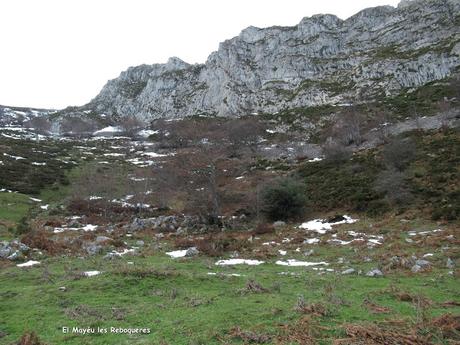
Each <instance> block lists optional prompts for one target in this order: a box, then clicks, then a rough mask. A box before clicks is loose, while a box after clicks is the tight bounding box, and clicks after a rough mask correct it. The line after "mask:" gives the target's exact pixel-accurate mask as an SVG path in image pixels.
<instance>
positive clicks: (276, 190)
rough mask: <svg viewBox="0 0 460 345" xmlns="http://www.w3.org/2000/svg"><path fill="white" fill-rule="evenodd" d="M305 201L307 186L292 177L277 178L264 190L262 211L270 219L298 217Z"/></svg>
mask: <svg viewBox="0 0 460 345" xmlns="http://www.w3.org/2000/svg"><path fill="white" fill-rule="evenodd" d="M305 203H306V196H305V186H304V185H303V184H302V183H300V182H298V181H296V180H294V179H292V178H283V179H279V180H275V182H274V183H272V184H269V185H267V186H266V187H265V188H264V190H263V191H262V211H263V213H264V214H265V216H266V217H267V218H268V219H270V220H289V219H294V218H297V217H299V216H300V215H301V214H302V213H303V211H304V207H305Z"/></svg>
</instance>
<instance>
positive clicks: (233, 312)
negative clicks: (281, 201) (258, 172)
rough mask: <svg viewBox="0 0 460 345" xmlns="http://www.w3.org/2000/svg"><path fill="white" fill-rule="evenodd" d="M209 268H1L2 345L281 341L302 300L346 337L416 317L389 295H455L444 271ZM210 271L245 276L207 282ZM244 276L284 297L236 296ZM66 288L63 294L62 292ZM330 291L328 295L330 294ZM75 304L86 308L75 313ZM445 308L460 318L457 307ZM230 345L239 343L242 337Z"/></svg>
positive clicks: (114, 264) (159, 262)
mask: <svg viewBox="0 0 460 345" xmlns="http://www.w3.org/2000/svg"><path fill="white" fill-rule="evenodd" d="M128 260H131V261H134V265H127V263H126V261H128ZM316 260H320V258H315V259H314V261H316ZM212 263H213V261H210V259H208V258H202V257H199V258H196V259H190V260H172V259H170V258H168V257H165V256H164V255H160V256H151V257H145V258H142V257H134V258H123V259H120V260H118V261H109V262H107V261H105V260H103V259H101V258H100V257H98V258H91V259H87V260H82V259H78V258H50V259H47V260H43V261H42V265H41V266H36V267H33V268H30V269H20V268H17V267H8V268H4V269H3V270H2V271H1V272H0V296H1V298H2V303H1V304H0V315H1V316H2V317H1V318H0V320H1V321H0V330H1V331H3V332H6V333H7V334H8V335H7V336H6V337H5V338H3V339H1V340H0V341H1V342H2V343H4V344H8V343H10V342H13V341H15V340H17V339H18V338H19V337H20V335H21V334H22V333H23V332H24V330H26V329H28V330H35V331H36V332H37V333H38V334H39V336H40V338H41V339H42V340H44V341H46V342H48V343H50V344H160V343H161V341H164V343H168V344H218V343H220V341H219V337H222V338H224V339H225V338H227V340H232V338H231V337H230V336H229V335H228V333H229V331H230V330H231V329H232V328H233V327H241V329H243V330H256V331H258V332H263V333H266V334H271V335H276V334H278V333H279V331H280V329H279V325H280V324H290V323H293V322H295V321H296V320H298V319H299V318H300V317H301V315H300V314H299V313H298V312H297V311H295V310H294V309H293V307H294V305H295V303H296V301H297V299H298V296H299V295H303V296H304V298H305V300H306V302H307V303H317V302H321V303H324V304H325V305H327V306H328V307H329V309H330V310H331V313H330V315H327V316H323V317H321V318H320V320H319V321H320V324H321V325H322V326H328V327H331V330H329V331H325V333H324V334H323V336H325V337H330V336H332V337H339V336H342V335H343V333H342V331H341V328H340V325H342V324H343V323H345V322H348V323H350V322H363V321H375V322H377V321H381V320H383V319H390V318H399V317H404V318H408V319H409V320H415V318H416V310H415V308H414V306H413V305H412V304H411V303H408V302H401V301H399V300H397V299H395V298H394V297H393V296H392V295H391V293H389V291H390V290H391V289H400V290H402V291H408V292H410V293H411V294H423V295H424V296H425V297H427V298H429V299H431V300H433V301H434V302H443V301H446V300H455V299H458V297H459V296H458V291H457V289H456V286H457V283H458V282H457V280H456V279H455V278H454V277H448V276H446V275H445V272H444V271H445V270H438V271H436V272H432V273H431V274H430V275H429V276H427V275H423V276H407V275H393V276H391V277H388V278H387V277H385V278H368V277H364V276H335V275H333V274H326V275H318V274H317V273H316V272H314V271H312V270H311V269H305V268H292V267H290V268H286V267H282V266H276V265H274V264H264V265H261V266H244V265H243V266H236V267H235V268H231V267H224V268H216V267H215V266H213V265H212ZM209 266H213V267H210V268H208V267H209ZM45 267H46V269H45ZM94 269H99V270H102V271H104V273H103V274H102V275H99V276H95V277H90V278H81V279H76V278H74V277H75V272H81V271H84V270H94ZM45 271H47V272H48V273H47V274H45ZM210 271H212V272H223V273H239V274H242V275H245V276H244V277H219V276H209V275H207V272H210ZM282 271H290V272H296V273H298V274H299V276H285V275H279V274H278V273H280V272H282ZM441 276H442V278H437V279H431V278H434V277H441ZM44 277H48V278H46V279H45V278H44ZM248 279H255V280H256V281H257V282H258V283H260V284H261V285H262V286H263V287H266V288H268V289H270V288H271V287H272V286H273V284H274V283H275V282H276V283H277V284H279V290H278V289H271V290H270V291H269V292H267V293H246V294H242V293H241V292H239V290H240V289H243V288H244V286H245V284H246V282H247V281H248ZM61 286H65V287H66V289H67V291H65V292H62V291H59V287H61ZM328 286H331V287H332V290H328V289H327V288H325V287H328ZM390 288H391V289H390ZM369 297H370V298H372V301H374V302H375V303H378V304H379V305H383V306H386V307H389V308H390V309H391V312H390V314H381V315H378V314H372V313H370V312H369V310H368V309H367V308H366V307H365V306H363V300H364V299H365V298H369ZM334 298H338V299H341V300H343V302H344V304H341V305H335V304H333V303H331V302H330V301H331V300H333V299H334ZM78 306H84V307H83V308H80V309H75V308H77V307H78ZM112 308H116V310H118V311H119V313H118V314H120V315H121V316H120V315H117V313H116V312H114V311H113V310H112ZM275 310H277V311H276V312H275ZM72 311H74V313H73V314H72ZM449 311H453V312H459V311H460V308H454V309H450V310H449ZM442 312H445V310H443V309H442V308H439V307H437V306H436V305H435V306H433V307H431V308H430V310H429V314H430V315H431V316H435V315H439V314H440V313H442ZM79 313H80V314H81V315H78V314H79ZM117 318H118V319H119V320H118V319H117ZM64 326H67V327H74V326H75V327H112V326H113V327H147V328H150V329H151V331H152V333H151V334H149V335H132V336H129V335H115V334H104V335H86V336H84V335H75V334H73V335H72V334H71V335H65V334H63V333H62V332H61V328H62V327H64ZM233 341H234V342H235V343H238V342H237V339H233Z"/></svg>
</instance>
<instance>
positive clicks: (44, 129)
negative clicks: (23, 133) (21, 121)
mask: <svg viewBox="0 0 460 345" xmlns="http://www.w3.org/2000/svg"><path fill="white" fill-rule="evenodd" d="M25 125H26V126H27V127H31V128H33V129H34V130H35V131H36V132H37V133H39V134H48V133H49V131H50V130H51V122H50V121H48V119H46V118H44V117H39V116H36V117H33V118H32V119H30V120H29V121H27V122H26V123H25Z"/></svg>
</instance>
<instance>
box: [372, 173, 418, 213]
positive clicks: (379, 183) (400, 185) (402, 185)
mask: <svg viewBox="0 0 460 345" xmlns="http://www.w3.org/2000/svg"><path fill="white" fill-rule="evenodd" d="M375 189H376V190H377V191H379V192H382V193H385V195H386V198H387V200H388V201H389V202H390V204H392V205H400V206H401V205H403V204H405V203H408V202H409V201H410V200H411V199H412V194H411V192H410V189H409V185H408V183H407V180H406V176H405V174H404V173H403V172H401V171H397V170H385V171H382V172H381V173H380V174H379V175H378V177H377V180H376V186H375Z"/></svg>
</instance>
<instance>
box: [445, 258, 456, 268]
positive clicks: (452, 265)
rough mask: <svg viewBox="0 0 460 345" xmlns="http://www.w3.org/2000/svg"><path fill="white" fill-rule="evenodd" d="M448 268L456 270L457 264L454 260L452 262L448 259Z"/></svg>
mask: <svg viewBox="0 0 460 345" xmlns="http://www.w3.org/2000/svg"><path fill="white" fill-rule="evenodd" d="M446 267H447V268H450V269H453V268H455V262H454V260H452V259H451V258H447V263H446Z"/></svg>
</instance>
